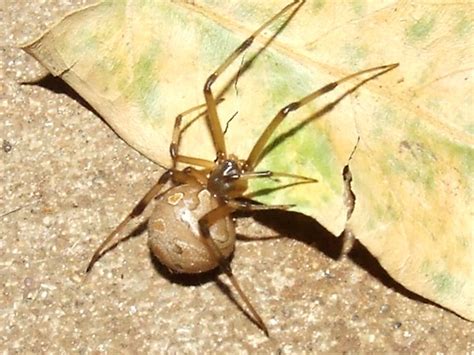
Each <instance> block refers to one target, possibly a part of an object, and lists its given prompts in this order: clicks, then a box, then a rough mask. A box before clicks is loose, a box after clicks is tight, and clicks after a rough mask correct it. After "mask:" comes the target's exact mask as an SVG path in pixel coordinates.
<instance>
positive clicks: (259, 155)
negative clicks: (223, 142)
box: [244, 63, 399, 171]
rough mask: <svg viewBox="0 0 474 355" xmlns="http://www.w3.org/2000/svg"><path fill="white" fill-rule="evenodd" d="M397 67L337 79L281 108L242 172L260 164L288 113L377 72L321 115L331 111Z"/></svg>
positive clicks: (330, 105) (366, 70)
mask: <svg viewBox="0 0 474 355" xmlns="http://www.w3.org/2000/svg"><path fill="white" fill-rule="evenodd" d="M398 65H399V64H398V63H395V64H389V65H381V66H378V67H374V68H369V69H365V70H361V71H359V72H357V73H354V74H351V75H348V76H346V77H344V78H342V79H339V80H337V81H334V82H332V83H330V84H327V85H325V86H323V87H322V88H320V89H318V90H316V91H314V92H312V93H311V94H309V95H307V96H305V97H303V98H302V99H301V100H299V101H295V102H292V103H290V104H289V105H287V106H285V107H283V108H282V109H281V110H280V111H279V112H278V113H277V115H276V116H275V117H274V118H273V120H272V121H271V122H270V123H269V124H268V126H267V127H266V128H265V130H264V131H263V133H262V135H261V136H260V138H259V139H258V140H257V142H256V143H255V145H254V147H253V149H252V151H251V152H250V154H249V156H248V158H247V160H246V163H245V164H244V170H245V171H253V169H254V168H255V166H257V164H258V163H259V162H260V159H261V158H262V153H263V151H264V149H265V146H266V145H267V143H268V140H269V139H270V137H271V135H272V134H273V133H274V132H275V130H276V129H277V127H278V126H279V125H280V123H281V122H282V121H283V120H284V119H285V117H287V116H288V114H289V113H290V112H293V111H296V110H297V109H299V108H300V107H302V106H304V105H307V104H308V103H310V102H311V101H313V100H315V99H316V98H318V97H320V96H322V95H324V94H326V93H328V92H330V91H332V90H334V89H335V88H336V87H338V86H339V85H340V84H342V83H343V82H345V81H348V80H350V79H352V78H354V77H357V76H359V75H362V74H365V73H370V72H373V71H377V73H375V74H373V75H371V76H369V77H368V78H366V79H364V80H361V81H360V82H359V83H358V84H357V85H355V86H354V87H352V88H351V89H349V90H347V91H346V92H345V93H344V94H343V95H341V96H340V97H338V98H337V99H336V100H334V101H333V102H331V103H330V104H328V105H326V106H325V107H324V110H323V111H324V112H321V113H325V112H328V111H330V110H332V109H333V108H334V106H336V104H337V103H339V102H340V101H341V100H342V99H343V98H345V97H346V96H348V95H350V94H351V93H353V92H354V91H356V90H357V89H358V88H360V87H361V86H362V85H364V84H365V83H366V82H368V81H370V80H373V79H375V78H377V77H379V76H380V75H383V74H385V73H387V72H389V71H391V70H393V69H395V68H396V67H398Z"/></svg>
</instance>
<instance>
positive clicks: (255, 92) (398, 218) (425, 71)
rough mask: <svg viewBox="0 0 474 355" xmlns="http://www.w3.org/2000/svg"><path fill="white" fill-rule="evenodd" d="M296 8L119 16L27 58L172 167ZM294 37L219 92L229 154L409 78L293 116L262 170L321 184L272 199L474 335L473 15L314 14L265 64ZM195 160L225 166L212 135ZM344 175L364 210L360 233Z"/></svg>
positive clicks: (101, 11)
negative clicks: (188, 114)
mask: <svg viewBox="0 0 474 355" xmlns="http://www.w3.org/2000/svg"><path fill="white" fill-rule="evenodd" d="M286 2H287V1H285V0H281V1H280V0H279V1H276V0H275V1H268V2H265V3H259V2H255V1H250V0H246V1H227V2H225V4H221V2H216V1H211V0H209V1H196V2H189V1H174V2H168V1H157V2H153V1H152V2H145V1H141V2H134V1H130V2H127V1H106V2H102V3H100V4H98V5H94V6H91V7H88V8H86V9H83V10H80V11H77V12H75V13H73V14H71V15H69V16H67V17H66V18H65V19H63V20H62V21H61V22H60V23H59V24H58V25H56V26H54V27H53V28H52V29H51V30H50V31H48V32H47V33H45V34H44V35H43V36H42V37H41V38H39V39H38V40H36V41H34V42H32V43H31V44H29V45H27V46H26V47H25V50H26V51H27V52H29V53H30V54H32V55H33V56H34V57H35V58H37V59H38V60H39V61H40V62H41V63H42V64H43V65H44V66H45V67H47V68H48V69H49V71H50V72H51V73H52V74H54V75H57V76H60V77H61V78H63V79H64V80H65V81H66V82H67V83H68V84H70V85H71V86H72V87H73V88H74V89H75V90H76V91H77V92H78V93H80V94H81V95H82V96H83V97H84V98H85V99H86V100H87V101H88V102H89V103H90V104H91V105H92V106H93V107H94V108H95V109H96V110H97V111H98V112H99V113H100V114H101V115H102V116H103V117H104V118H105V120H106V121H107V122H108V123H109V124H110V125H111V126H112V127H113V129H114V130H115V131H116V132H117V133H118V134H119V135H120V136H121V137H122V138H123V139H124V140H125V141H126V142H128V143H129V144H130V145H132V146H133V147H135V148H136V149H138V150H139V151H140V152H142V153H143V154H145V155H146V156H148V157H149V158H150V159H152V160H154V161H156V162H158V163H161V164H163V165H168V164H169V162H170V159H169V156H168V145H169V142H170V137H171V130H172V126H173V122H174V117H175V116H176V115H177V114H179V113H180V112H182V111H184V110H186V109H187V108H189V107H192V106H194V105H197V104H200V103H202V102H203V95H202V88H203V84H204V82H205V80H206V78H207V76H209V74H210V73H211V72H212V71H213V70H214V69H215V68H216V67H217V66H218V65H219V64H220V63H221V62H222V61H223V59H224V58H225V57H226V56H227V55H228V54H230V53H231V52H232V50H233V49H234V48H236V47H237V46H238V45H239V44H240V43H241V42H242V40H243V39H244V38H245V37H246V36H247V35H248V34H250V33H251V32H252V31H253V30H254V29H256V28H257V27H258V26H259V25H260V24H261V23H263V21H264V20H265V19H267V18H268V17H269V16H271V15H272V14H274V13H276V11H277V10H278V9H279V8H281V7H282V6H283V5H284V4H286ZM281 24H282V22H280V23H279V24H278V26H273V27H272V28H271V30H270V31H267V32H266V33H265V34H266V35H265V36H263V37H262V38H259V40H258V41H257V43H256V45H255V46H254V47H252V48H251V49H250V50H248V51H247V52H246V53H245V55H244V59H243V60H238V61H237V62H236V63H234V65H233V66H232V67H231V68H230V70H229V72H228V73H226V75H224V77H223V78H219V79H218V82H217V83H216V84H217V87H218V90H216V91H217V92H221V93H222V95H223V96H224V97H225V98H226V100H225V101H224V102H223V103H221V104H220V105H219V113H220V118H221V121H222V125H223V126H225V125H226V123H227V124H228V130H227V132H226V140H227V145H228V150H229V151H230V152H232V153H235V154H236V155H237V156H239V157H241V158H245V157H246V155H247V154H248V152H249V151H250V149H251V147H252V145H253V143H254V142H255V140H256V139H257V137H258V136H259V134H260V133H261V132H262V130H263V129H264V128H265V126H266V124H267V123H268V122H269V120H270V119H271V118H272V117H273V116H274V115H275V114H276V112H277V111H278V110H279V109H280V108H282V107H283V106H285V105H286V104H288V103H290V102H292V101H295V100H297V99H299V98H301V97H303V96H305V95H306V94H308V93H310V92H311V91H313V90H315V89H317V88H319V87H321V86H322V85H324V84H327V83H329V82H331V81H333V80H337V79H339V78H341V77H343V76H345V75H348V74H350V73H352V72H354V71H357V70H360V69H363V68H368V67H371V66H377V65H381V64H389V63H393V62H400V63H401V66H400V68H398V69H397V70H395V71H392V72H390V73H388V74H386V75H384V76H383V77H380V78H378V79H377V80H374V81H371V82H369V83H367V84H365V85H364V86H363V87H362V88H360V89H359V90H358V91H357V93H356V94H353V95H352V96H351V97H348V98H346V99H344V100H343V101H342V102H340V103H339V104H337V105H336V107H335V109H334V110H332V111H331V112H329V113H327V114H324V115H321V116H319V115H317V114H316V113H317V112H318V111H319V110H321V108H323V107H324V106H325V105H327V104H328V103H330V102H331V101H333V100H334V99H336V98H337V97H338V96H339V95H341V94H343V93H344V91H345V90H349V89H350V88H351V87H352V86H354V85H356V84H357V83H358V81H357V80H354V81H353V82H351V83H347V84H345V85H344V87H343V88H341V89H338V91H337V92H334V93H331V94H329V95H325V96H324V97H322V98H320V99H318V100H316V103H314V104H311V105H308V106H307V107H305V108H304V109H302V110H300V111H298V112H297V113H295V114H293V115H291V116H290V117H289V118H288V120H287V122H286V123H285V124H283V127H281V129H279V130H278V132H276V134H275V136H274V140H273V142H274V143H271V144H270V145H271V146H272V147H273V148H272V149H271V150H269V152H268V154H267V155H266V156H265V158H264V159H263V161H262V163H261V164H260V165H259V169H262V170H264V169H271V170H274V171H281V172H290V173H294V174H300V175H305V176H311V177H314V178H317V179H318V180H319V181H320V182H319V183H318V184H307V185H300V186H296V187H292V188H287V189H280V190H277V191H274V192H272V193H268V194H263V195H260V196H258V199H259V200H261V201H262V202H266V203H274V204H280V203H291V204H296V205H297V207H295V210H297V211H299V212H302V213H305V214H307V215H310V216H312V217H314V218H316V219H317V220H318V221H319V222H320V223H321V224H322V225H324V226H325V227H326V228H327V229H328V230H330V231H331V232H332V233H334V234H335V235H339V234H340V233H341V232H342V231H343V230H344V228H345V227H347V228H349V229H351V230H352V231H353V233H354V234H355V235H356V237H357V238H358V239H360V240H361V242H362V243H363V244H364V245H365V246H366V247H367V248H368V249H369V250H370V251H371V252H372V253H373V254H374V255H375V256H376V257H377V258H378V259H379V260H380V263H381V264H382V266H383V267H384V268H385V269H386V270H387V271H388V272H389V273H390V274H391V275H392V276H393V277H394V278H395V279H396V280H398V281H399V282H401V283H402V284H403V285H404V286H406V287H407V288H409V289H410V290H412V291H414V292H417V293H418V294H420V295H422V296H424V297H426V298H429V299H431V300H433V301H434V302H437V303H439V304H441V305H443V306H445V307H447V308H449V309H452V310H453V311H455V312H457V313H458V314H460V315H462V316H464V317H465V318H468V319H470V320H474V236H473V230H474V228H473V220H474V218H473V214H474V209H473V203H472V201H473V186H474V184H473V180H472V176H473V172H474V149H473V143H474V138H473V132H474V125H473V121H472V112H473V86H472V68H473V63H472V62H473V55H472V50H473V38H474V36H473V33H472V32H473V5H472V3H470V2H469V1H466V2H462V1H461V2H457V3H455V4H452V3H450V4H448V3H447V4H443V3H433V4H429V3H428V4H427V3H416V2H414V3H411V4H410V3H407V2H404V3H399V2H394V1H385V2H383V1H377V2H367V3H364V2H351V3H344V2H330V3H325V2H323V1H316V0H314V1H307V2H306V3H305V4H304V6H303V8H302V9H301V10H300V11H299V12H298V13H297V14H296V15H295V16H294V18H292V19H291V21H289V23H288V25H287V26H286V27H285V28H284V29H283V30H282V31H281V32H280V33H279V34H278V36H277V37H276V38H275V39H274V40H273V41H272V42H271V43H270V44H269V45H268V47H267V48H265V49H263V50H262V45H265V44H266V43H268V39H269V37H270V36H271V35H272V34H273V33H275V31H277V30H278V29H279V28H280V27H281ZM249 62H250V63H251V65H249V66H248V67H247V64H246V63H249ZM244 68H245V70H243V69H244ZM235 77H238V80H237V84H235V82H233V81H232V78H235ZM315 114H316V115H315ZM234 115H235V117H234V118H233V119H232V120H230V119H231V118H232V117H233V116H234ZM312 116H316V117H313V119H311V120H310V121H309V122H308V123H307V124H302V123H303V122H306V120H307V119H308V118H310V117H312ZM182 151H183V152H184V153H185V154H189V155H192V156H198V157H203V158H208V159H213V157H214V151H213V146H212V141H211V138H210V135H209V132H208V130H207V128H206V126H205V121H204V119H198V120H197V121H196V122H194V124H192V125H191V126H190V127H189V129H188V130H187V131H186V133H185V135H184V137H183V144H182ZM346 165H349V167H350V170H351V172H352V176H353V181H352V189H353V192H354V194H355V196H356V200H355V209H354V212H353V214H352V215H351V216H350V218H349V220H347V219H348V206H347V205H346V201H345V197H344V196H345V185H344V181H343V178H342V171H343V168H344V166H346ZM285 182H286V181H285ZM288 182H290V181H288ZM279 184H281V182H280V183H279ZM275 186H278V184H276V183H274V182H273V183H272V182H271V181H265V182H264V181H258V182H255V183H253V184H252V186H251V189H252V191H254V192H255V191H261V190H262V189H263V190H265V189H268V188H271V187H275ZM346 224H347V226H346Z"/></svg>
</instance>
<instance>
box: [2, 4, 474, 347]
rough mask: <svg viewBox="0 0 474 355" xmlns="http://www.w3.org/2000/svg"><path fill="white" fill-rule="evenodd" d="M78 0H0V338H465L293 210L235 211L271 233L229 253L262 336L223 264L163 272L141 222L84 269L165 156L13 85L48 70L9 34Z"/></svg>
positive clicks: (292, 342)
mask: <svg viewBox="0 0 474 355" xmlns="http://www.w3.org/2000/svg"><path fill="white" fill-rule="evenodd" d="M81 3H83V2H80V1H60V0H55V1H36V2H27V1H20V2H13V1H10V0H7V6H6V9H4V10H0V11H2V12H3V13H2V12H0V14H1V19H2V20H1V21H2V22H3V23H2V25H3V27H4V29H5V30H4V31H2V32H1V33H0V36H1V39H0V43H1V48H0V51H1V62H0V63H1V64H0V75H1V81H0V82H1V84H0V85H1V87H0V90H1V91H0V92H1V102H0V114H1V120H0V122H1V123H0V124H1V132H0V133H1V134H0V140H1V143H2V150H1V151H0V154H1V156H2V162H1V165H0V170H1V173H2V174H1V175H2V180H1V181H2V182H1V185H2V193H1V196H0V218H1V219H0V235H1V238H0V256H1V257H0V282H1V284H2V291H1V294H0V350H2V351H5V353H57V352H63V353H71V352H74V353H76V352H77V353H91V352H94V353H95V352H98V351H100V352H102V351H104V352H109V353H144V352H148V353H151V352H170V353H198V352H199V353H237V352H241V353H245V352H255V351H256V350H258V352H259V353H283V354H287V353H302V352H307V353H310V352H335V353H341V352H350V353H361V352H364V353H381V352H387V351H388V352H425V353H435V352H439V353H464V354H466V353H469V352H471V353H472V352H474V326H473V324H472V323H470V322H468V321H465V320H463V319H461V318H460V317H458V316H457V315H455V314H453V313H451V312H450V311H448V310H445V309H442V308H440V307H438V306H436V305H433V304H431V303H429V302H427V301H425V300H423V299H422V298H420V297H418V296H416V295H414V294H412V293H410V292H409V291H407V290H405V289H404V288H403V287H402V286H400V285H398V284H397V283H396V282H394V281H393V280H392V279H391V278H390V277H389V276H388V275H387V274H386V273H385V272H384V270H383V269H381V267H380V266H379V264H378V263H377V261H376V260H375V259H374V258H373V257H371V256H370V255H369V254H368V252H367V251H366V250H365V249H364V248H363V247H362V246H360V245H359V244H356V246H355V248H354V249H353V251H352V252H351V254H349V257H348V258H343V259H341V260H339V259H338V255H339V250H340V248H341V242H340V239H337V238H335V237H333V236H332V235H330V234H329V233H328V232H326V231H325V230H324V228H322V227H321V226H320V225H318V224H317V223H316V222H314V221H313V220H310V219H308V218H305V217H304V216H299V215H294V214H288V213H265V214H259V215H257V216H256V217H255V219H256V220H258V221H260V222H259V223H257V222H256V221H255V219H254V218H248V217H241V218H239V219H238V221H237V222H238V229H239V231H240V233H242V234H245V235H247V236H252V237H254V238H262V237H265V236H272V235H280V236H281V237H278V238H273V239H270V240H260V241H258V240H257V241H240V242H238V244H237V249H236V252H235V256H234V258H233V260H232V266H233V269H234V270H235V274H236V276H237V278H238V279H239V280H240V282H241V284H242V286H243V288H244V289H245V290H246V292H247V294H248V295H249V296H250V298H251V299H252V300H253V302H254V304H255V305H256V307H257V309H258V310H259V311H260V314H261V316H262V317H263V318H264V319H265V320H266V322H267V325H268V327H269V330H270V334H271V337H270V338H267V337H266V336H265V335H264V334H263V333H262V332H261V331H260V330H259V329H258V328H257V327H256V326H255V325H254V324H253V323H251V322H250V321H249V319H248V318H247V317H246V316H245V314H244V313H243V312H242V311H241V310H240V309H239V306H238V305H237V304H236V303H235V302H234V301H233V298H232V297H233V295H234V293H231V294H230V295H229V291H228V290H229V286H228V285H229V283H228V280H227V278H226V277H225V275H216V273H211V274H208V275H203V276H199V277H196V276H188V277H177V276H173V275H170V274H169V273H167V272H166V270H164V269H163V267H160V266H159V264H158V263H157V262H156V261H154V260H153V259H152V257H151V256H150V253H149V251H148V248H147V245H146V232H144V231H143V228H140V227H139V228H138V230H136V231H135V232H134V233H133V234H132V237H131V238H129V239H128V240H126V241H124V242H123V243H121V244H120V245H119V246H118V247H117V248H115V249H113V250H111V251H110V252H108V253H107V254H106V255H105V256H104V257H103V258H102V259H100V260H99V262H98V263H97V264H96V265H95V267H94V269H93V270H92V272H91V273H90V274H89V275H88V277H86V276H85V273H84V270H85V267H86V265H87V262H88V260H89V258H90V257H91V254H92V252H93V251H94V249H95V248H96V247H97V245H98V244H99V243H100V241H101V240H102V238H104V237H105V236H106V235H107V234H108V233H109V232H110V231H111V229H112V228H113V227H115V226H116V225H117V224H118V223H119V222H120V220H121V218H123V217H124V216H125V215H126V213H127V212H128V211H129V210H130V209H131V208H132V207H133V206H134V203H136V201H138V199H139V198H140V197H141V196H142V195H143V194H144V193H145V191H147V189H148V188H149V187H150V186H151V185H152V184H153V183H154V182H155V181H156V180H157V178H158V177H159V176H160V174H161V173H162V171H161V169H160V168H159V167H158V166H157V165H155V164H153V163H151V162H150V161H148V160H147V159H146V158H144V157H143V156H141V155H139V154H138V153H137V152H135V151H134V150H132V149H131V148H130V147H129V146H127V145H126V144H125V143H124V142H123V141H121V140H120V139H119V138H118V137H117V136H116V135H115V134H114V133H113V132H112V131H111V130H110V128H109V127H108V126H107V125H106V124H105V123H104V122H103V121H102V120H101V119H100V118H98V117H97V116H96V115H95V114H94V113H93V111H92V110H91V109H90V108H89V107H88V106H87V104H86V103H84V102H83V101H81V99H80V98H79V97H77V95H76V94H75V93H74V92H73V91H72V90H71V89H70V88H68V87H67V86H65V84H63V83H62V82H61V81H60V80H57V79H54V78H51V77H47V78H46V79H43V80H40V81H38V82H37V83H36V84H34V85H22V84H21V83H22V82H31V81H34V80H36V79H38V78H41V77H42V75H44V74H45V71H44V69H42V68H41V67H40V66H39V65H38V64H37V63H36V62H35V61H34V60H33V59H32V58H30V57H28V56H27V55H26V54H25V53H23V52H22V51H21V50H19V49H18V48H16V46H17V45H18V44H21V43H25V42H26V41H27V40H31V39H32V38H34V37H36V36H37V35H38V34H39V33H41V32H42V31H43V30H45V29H46V28H47V26H49V25H51V24H52V23H54V22H55V21H57V20H58V19H59V18H60V17H61V16H62V15H64V14H65V13H66V12H68V11H70V10H72V9H75V8H78V6H79V5H80V4H81ZM84 3H86V1H84ZM216 276H218V278H217V280H218V281H216ZM230 289H231V288H230ZM237 300H238V298H237Z"/></svg>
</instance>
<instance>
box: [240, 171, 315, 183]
mask: <svg viewBox="0 0 474 355" xmlns="http://www.w3.org/2000/svg"><path fill="white" fill-rule="evenodd" d="M278 177H286V178H291V179H298V180H302V181H307V182H318V180H317V179H313V178H310V177H307V176H303V175H296V174H289V173H280V172H275V171H270V170H264V171H246V172H244V173H243V174H242V175H240V178H241V179H255V178H278Z"/></svg>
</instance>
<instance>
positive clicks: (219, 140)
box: [204, 0, 302, 160]
mask: <svg viewBox="0 0 474 355" xmlns="http://www.w3.org/2000/svg"><path fill="white" fill-rule="evenodd" d="M298 3H300V1H299V0H295V1H293V2H292V3H291V4H288V5H287V6H285V7H284V8H283V9H282V10H280V12H278V13H277V14H276V15H274V16H273V17H272V18H270V19H269V20H268V21H267V22H265V23H264V24H263V25H262V26H260V27H259V28H258V29H257V30H256V31H255V32H254V33H253V34H252V35H251V36H250V37H248V38H247V39H246V40H245V41H244V42H242V44H241V45H240V46H239V47H237V48H236V49H235V50H234V52H232V53H231V54H230V55H229V57H227V59H226V60H225V61H224V62H223V63H222V64H221V65H220V66H219V67H218V68H217V69H216V71H214V73H212V74H211V75H210V76H209V78H208V79H207V80H206V83H205V84H204V98H205V99H206V105H207V111H208V122H209V128H210V130H211V135H212V140H213V141H214V146H215V148H216V153H217V158H218V159H219V160H223V159H225V157H226V156H227V152H226V147H225V140H224V133H223V131H222V127H221V124H220V121H219V115H218V114H217V107H216V99H215V98H214V94H213V93H212V89H211V88H212V84H213V83H214V82H215V81H216V79H217V78H218V77H219V76H220V75H221V74H222V73H223V72H224V71H225V70H226V69H227V68H228V67H229V66H230V65H231V64H232V62H233V61H234V60H235V59H237V57H238V56H239V55H240V54H242V53H243V52H244V51H245V50H246V49H247V48H248V47H250V45H251V44H252V43H253V41H254V39H255V37H257V36H258V35H259V34H260V33H261V32H262V31H263V30H264V29H265V28H267V27H268V26H269V25H270V24H272V23H273V22H274V21H275V20H277V19H278V18H279V17H280V16H282V15H283V14H285V13H286V12H287V11H288V10H290V9H291V8H292V7H293V6H294V5H296V4H298ZM301 4H302V2H301Z"/></svg>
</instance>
